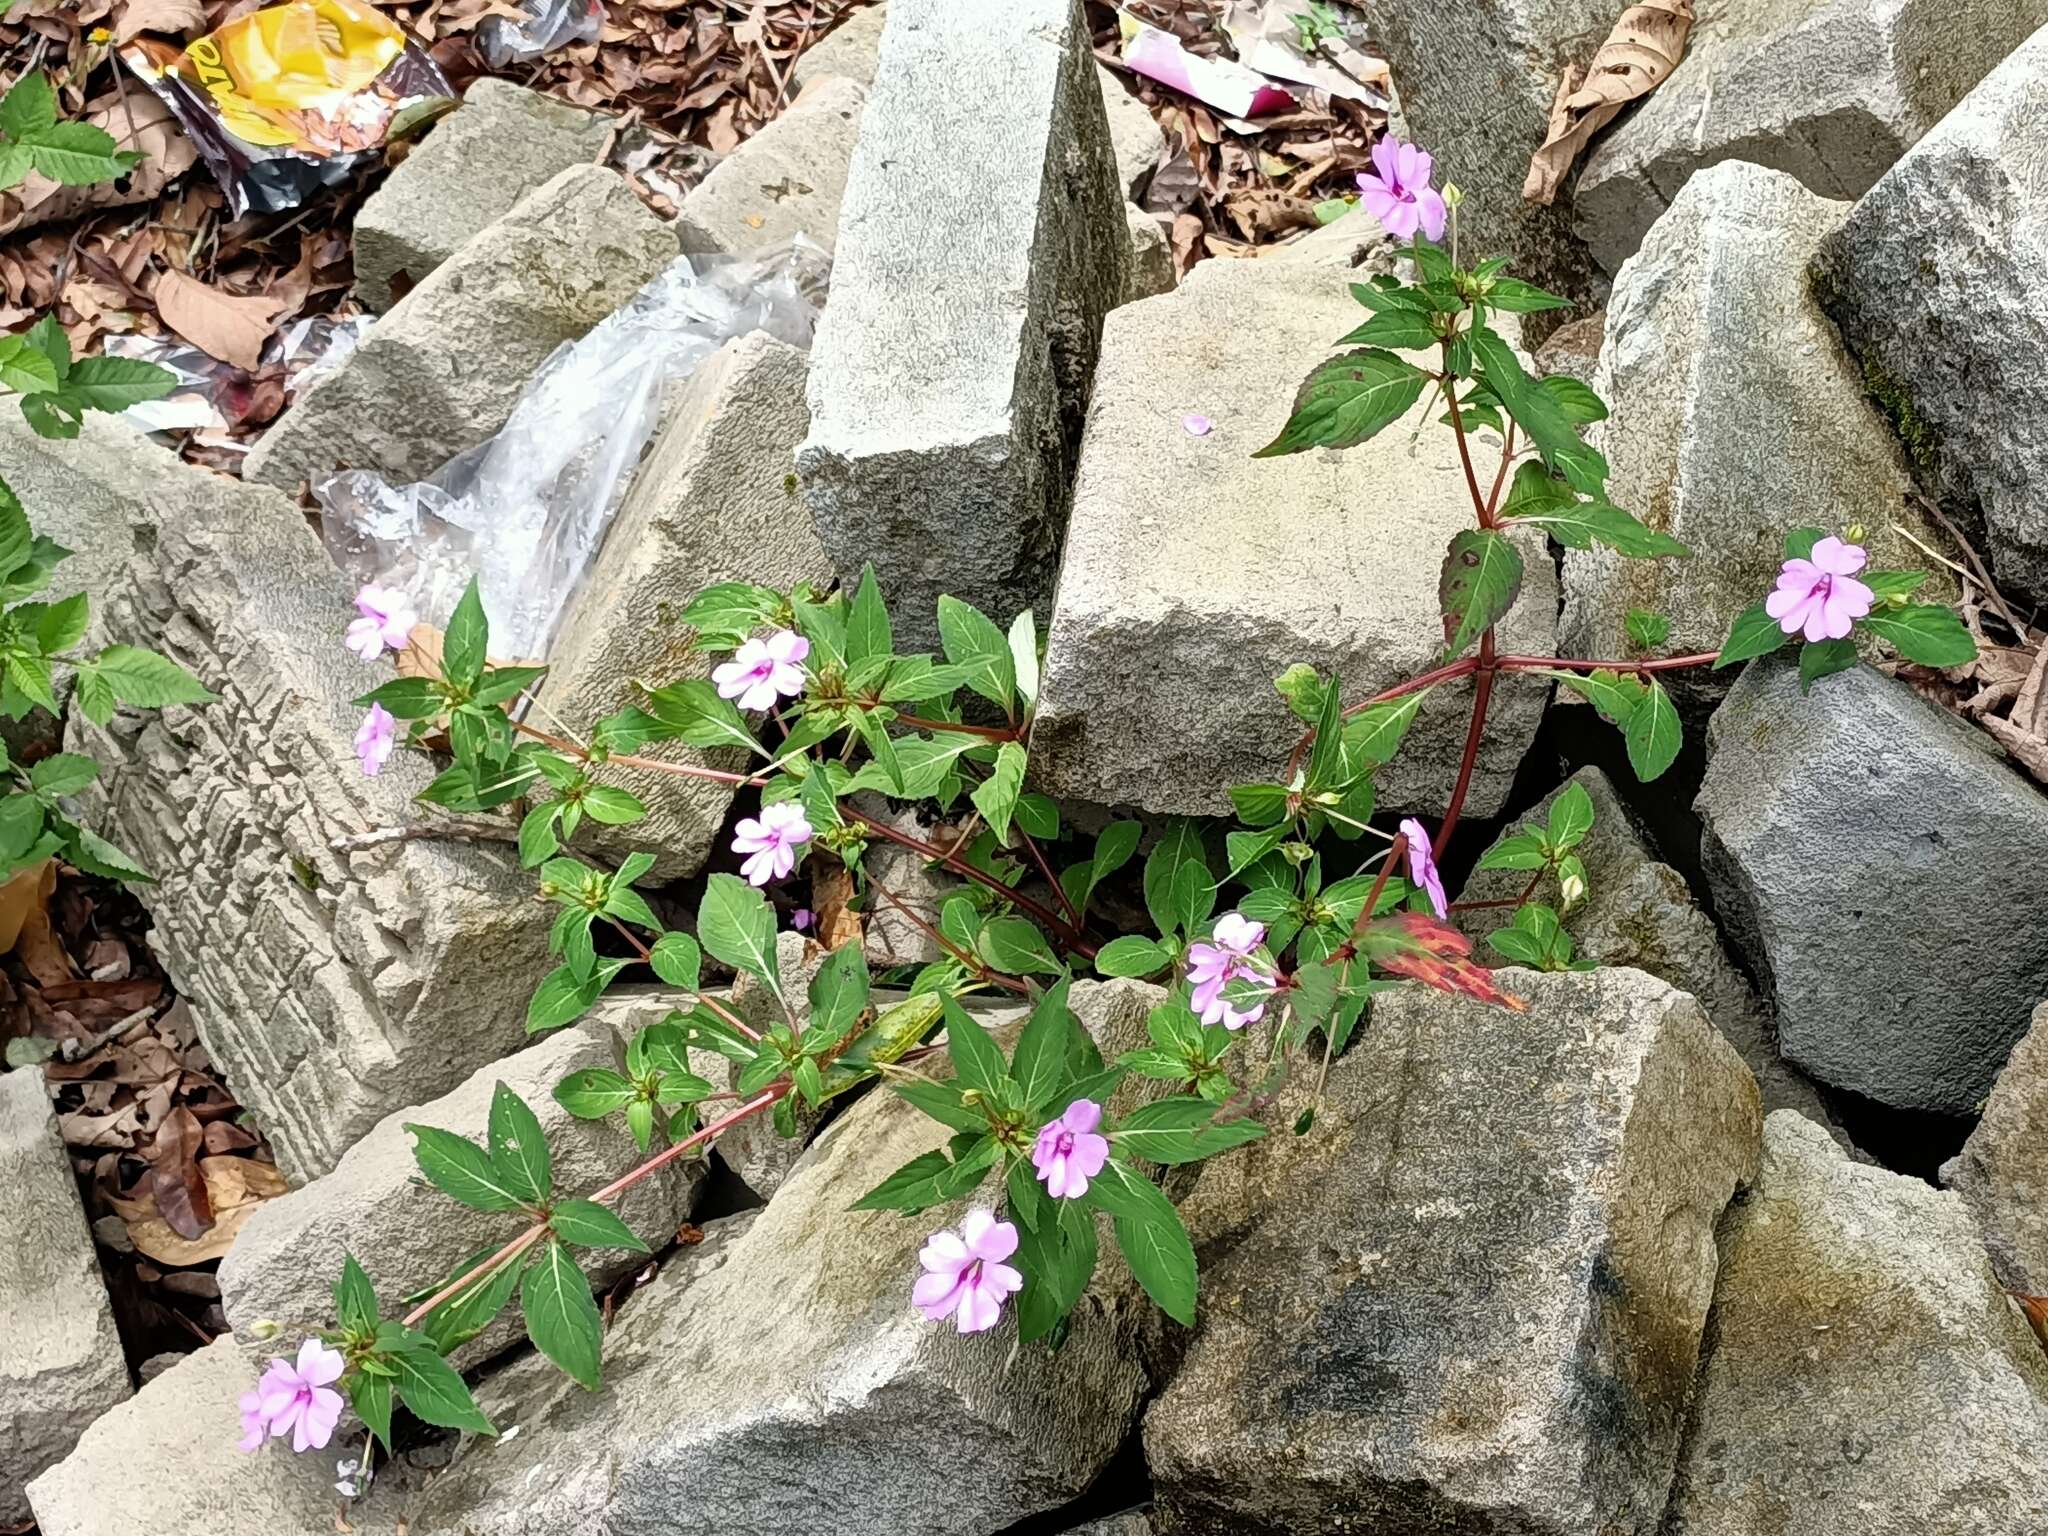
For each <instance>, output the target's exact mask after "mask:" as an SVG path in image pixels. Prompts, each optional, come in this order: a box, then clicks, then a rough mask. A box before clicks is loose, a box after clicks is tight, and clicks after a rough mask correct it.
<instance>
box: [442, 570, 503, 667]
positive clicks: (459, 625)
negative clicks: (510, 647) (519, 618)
mask: <svg viewBox="0 0 2048 1536" xmlns="http://www.w3.org/2000/svg"><path fill="white" fill-rule="evenodd" d="M490 640H491V626H490V621H489V620H487V619H486V618H485V617H484V600H483V595H482V593H480V592H479V591H478V590H477V580H476V578H475V577H474V576H472V577H470V578H469V585H468V586H466V587H464V588H463V589H462V598H461V600H460V601H459V602H457V603H456V605H455V612H454V614H453V615H452V616H451V617H450V618H449V620H448V628H447V630H446V631H445V632H444V633H443V634H442V636H441V671H442V674H443V675H444V676H445V677H446V678H447V680H448V681H449V682H450V683H452V684H453V685H454V686H456V687H457V688H461V689H465V690H468V689H473V688H475V687H476V685H477V682H478V680H479V679H480V678H482V677H483V675H484V662H485V660H486V659H487V658H486V653H487V652H488V651H489V649H490Z"/></svg>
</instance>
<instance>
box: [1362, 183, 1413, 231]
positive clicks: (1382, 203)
mask: <svg viewBox="0 0 2048 1536" xmlns="http://www.w3.org/2000/svg"><path fill="white" fill-rule="evenodd" d="M1358 206H1359V207H1361V208H1363V209H1364V210H1365V211H1366V212H1367V213H1369V214H1371V215H1372V216H1373V217H1374V218H1376V219H1378V220H1379V221H1380V223H1382V224H1384V223H1386V222H1387V220H1389V219H1391V218H1393V217H1394V210H1395V209H1397V208H1400V207H1401V206H1403V205H1402V202H1401V199H1400V198H1399V197H1397V196H1395V194H1394V193H1392V192H1391V191H1389V190H1388V189H1387V187H1386V185H1385V183H1383V182H1381V181H1378V180H1376V179H1374V178H1372V177H1367V176H1361V177H1359V178H1358Z"/></svg>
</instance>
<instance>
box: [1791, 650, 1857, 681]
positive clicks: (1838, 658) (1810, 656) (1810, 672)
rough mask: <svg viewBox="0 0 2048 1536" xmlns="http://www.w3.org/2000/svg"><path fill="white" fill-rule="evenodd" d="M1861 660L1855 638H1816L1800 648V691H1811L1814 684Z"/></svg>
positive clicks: (1844, 670) (1845, 669)
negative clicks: (1857, 653) (1857, 652)
mask: <svg viewBox="0 0 2048 1536" xmlns="http://www.w3.org/2000/svg"><path fill="white" fill-rule="evenodd" d="M1858 660H1859V658H1858V656H1857V655H1856V642H1855V641H1854V640H1815V641H1812V642H1809V643H1808V644H1806V645H1803V646H1801V647H1800V648H1799V691H1800V692H1801V693H1808V692H1811V691H1812V689H1813V685H1814V684H1815V683H1817V682H1819V681H1820V680H1821V679H1822V678H1824V677H1828V676H1831V675H1832V674H1834V673H1836V672H1846V671H1848V670H1849V669H1850V668H1851V667H1853V666H1855V665H1856V663H1857V661H1858Z"/></svg>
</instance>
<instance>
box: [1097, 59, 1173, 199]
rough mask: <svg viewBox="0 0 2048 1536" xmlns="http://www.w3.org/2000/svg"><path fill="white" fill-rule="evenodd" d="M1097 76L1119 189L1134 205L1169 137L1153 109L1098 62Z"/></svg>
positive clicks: (1143, 190)
mask: <svg viewBox="0 0 2048 1536" xmlns="http://www.w3.org/2000/svg"><path fill="white" fill-rule="evenodd" d="M1095 77H1096V80H1097V82H1098V83H1099V84H1100V85H1101V87H1102V107H1103V111H1104V113H1105V114H1106V115H1107V116H1108V118H1109V147H1110V150H1111V152H1112V153H1113V154H1115V156H1116V181H1117V187H1118V189H1119V190H1121V191H1122V193H1123V195H1124V196H1125V197H1127V198H1129V199H1131V200H1132V201H1133V202H1135V201H1137V200H1138V199H1139V198H1141V197H1143V196H1144V195H1145V188H1146V187H1147V186H1149V185H1150V184H1151V181H1152V173H1153V172H1154V171H1155V170H1157V169H1158V168H1159V158H1160V153H1161V151H1163V150H1164V149H1165V148H1166V135H1165V134H1163V133H1161V132H1160V131H1159V120H1158V119H1157V118H1155V117H1154V116H1153V115H1152V109H1151V108H1150V107H1148V106H1146V105H1145V103H1144V102H1142V101H1140V100H1138V98H1137V97H1136V96H1134V95H1132V94H1131V92H1130V89H1129V88H1128V87H1127V86H1125V84H1124V79H1123V76H1122V75H1119V74H1118V73H1117V72H1116V71H1115V70H1113V69H1111V68H1109V66H1108V65H1106V64H1103V63H1100V62H1097V64H1096V66H1095Z"/></svg>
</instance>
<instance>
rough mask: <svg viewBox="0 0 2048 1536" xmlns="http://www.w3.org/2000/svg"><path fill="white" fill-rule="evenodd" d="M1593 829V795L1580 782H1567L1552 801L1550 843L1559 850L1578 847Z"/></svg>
mask: <svg viewBox="0 0 2048 1536" xmlns="http://www.w3.org/2000/svg"><path fill="white" fill-rule="evenodd" d="M1592 829H1593V797H1592V796H1591V795H1589V794H1587V793H1586V786H1585V785H1583V784H1580V783H1576V782H1574V783H1571V784H1567V785H1565V787H1564V792H1563V793H1562V794H1560V795H1559V796H1558V797H1557V798H1556V799H1555V800H1553V801H1551V802H1550V845H1551V846H1552V847H1553V848H1556V849H1558V850H1559V851H1564V850H1567V849H1572V848H1576V847H1578V846H1579V843H1580V842H1581V841H1582V840H1583V839H1584V838H1585V835H1586V834H1587V833H1588V832H1590V831H1592Z"/></svg>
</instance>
